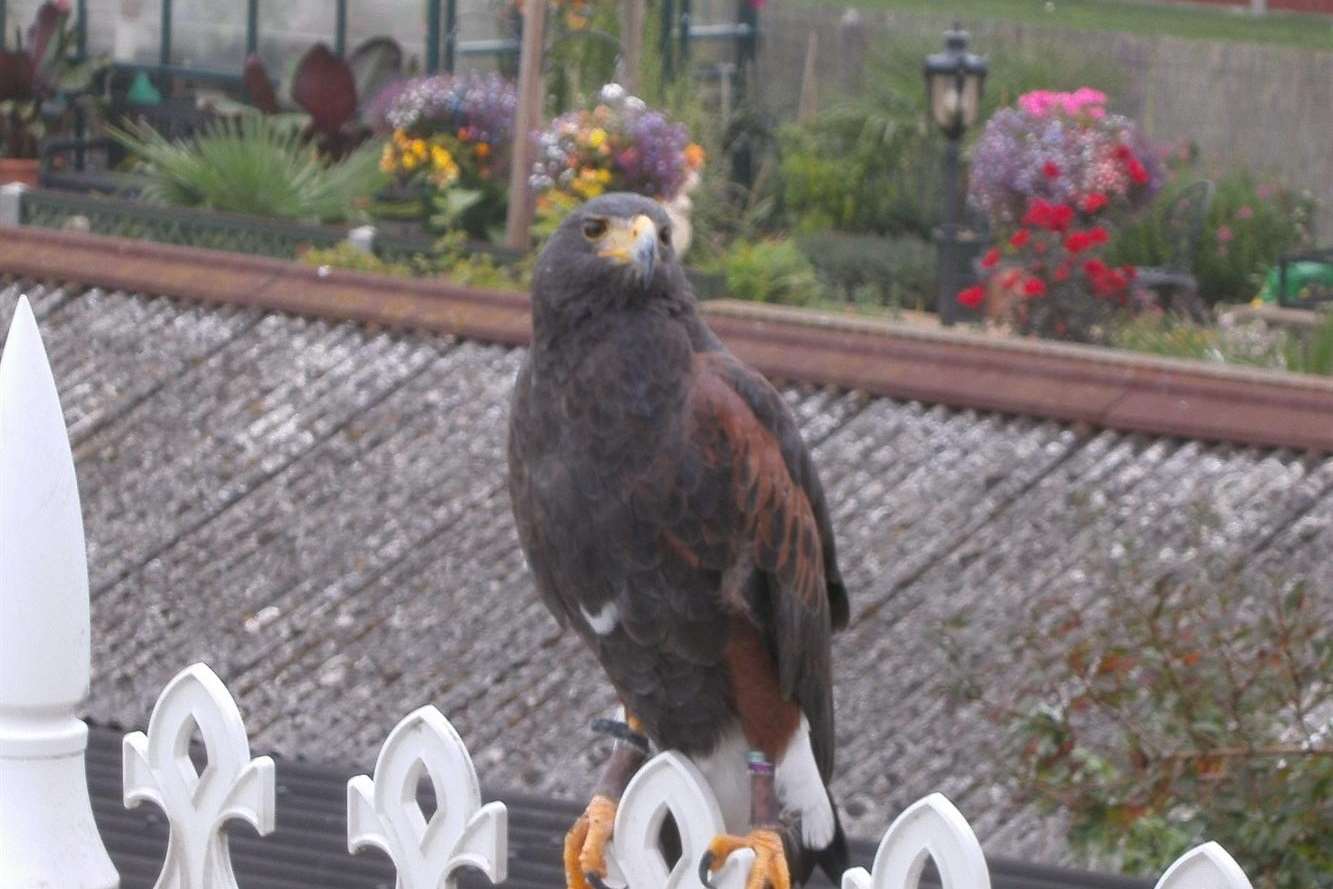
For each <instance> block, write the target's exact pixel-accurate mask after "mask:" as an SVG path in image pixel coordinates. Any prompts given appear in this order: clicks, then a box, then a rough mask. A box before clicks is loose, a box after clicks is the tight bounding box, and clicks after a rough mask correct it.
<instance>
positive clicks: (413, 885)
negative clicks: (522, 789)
mask: <svg viewBox="0 0 1333 889" xmlns="http://www.w3.org/2000/svg"><path fill="white" fill-rule="evenodd" d="M423 776H425V777H427V778H429V780H430V783H431V784H433V785H434V789H435V799H436V807H435V811H434V812H433V813H431V815H430V818H429V819H428V818H427V817H426V815H425V813H424V812H422V810H421V806H420V804H419V803H418V802H417V787H418V783H419V782H420V780H421V778H422V777H423ZM365 846H374V847H376V848H378V849H381V850H382V851H383V852H384V853H385V854H387V855H388V856H389V858H390V859H392V860H393V863H394V865H395V867H397V869H398V887H399V889H440V887H441V886H445V885H448V886H450V887H452V886H453V885H454V873H455V871H456V870H457V869H458V868H460V867H464V866H467V867H474V868H476V869H477V870H480V871H481V872H482V873H484V874H486V876H487V877H488V878H489V879H490V880H491V882H492V883H499V882H502V881H503V880H504V879H505V876H506V874H507V862H508V856H509V813H508V810H507V809H506V808H505V805H504V803H500V802H492V803H487V804H486V805H484V806H483V805H482V804H481V787H480V785H479V784H478V782H477V772H476V769H474V768H473V766H472V758H471V757H470V756H469V755H468V752H467V747H466V746H465V745H464V744H463V740H462V738H460V737H459V736H458V732H456V731H454V727H453V726H452V725H450V724H449V720H447V719H445V718H444V715H443V714H442V713H440V711H439V710H437V709H435V708H434V707H421V708H420V709H418V710H416V711H414V712H412V713H410V714H408V716H407V717H406V718H404V719H403V720H402V721H401V722H399V723H398V725H397V726H395V727H394V729H393V731H392V732H390V733H389V737H388V738H387V739H386V740H385V742H384V746H383V747H382V748H381V749H380V755H379V758H378V759H377V760H376V762H375V777H374V779H373V780H372V779H371V778H370V777H368V776H366V775H358V776H357V777H355V778H353V779H351V780H350V781H348V782H347V848H348V850H349V851H351V852H356V851H357V850H358V849H361V848H363V847H365ZM446 881H447V882H446Z"/></svg>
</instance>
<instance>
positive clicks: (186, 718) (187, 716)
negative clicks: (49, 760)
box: [124, 664, 275, 889]
mask: <svg viewBox="0 0 1333 889" xmlns="http://www.w3.org/2000/svg"><path fill="white" fill-rule="evenodd" d="M196 728H197V729H198V730H199V735H200V737H201V739H202V740H203V744H204V750H205V754H206V756H207V758H208V763H207V765H206V766H205V767H204V770H203V771H202V772H200V771H198V770H197V769H196V768H195V765H194V763H193V762H192V761H191V759H190V740H191V738H192V737H193V736H194V731H195V729H196ZM124 755H125V763H124V767H125V805H126V806H127V807H130V808H133V807H135V806H137V805H138V804H139V803H141V802H144V801H148V802H152V803H154V804H155V805H157V807H158V808H160V809H161V810H162V811H163V812H164V813H165V814H166V816H167V820H168V822H169V823H170V825H171V837H170V839H169V840H168V841H167V855H166V860H165V861H164V862H163V865H162V873H161V875H160V876H159V877H158V880H157V889H236V877H235V875H234V874H233V872H232V867H231V853H230V852H229V850H228V847H227V834H226V831H225V829H224V828H225V826H226V822H227V821H228V820H230V819H232V818H241V819H244V820H245V821H248V822H249V823H250V825H251V826H252V827H254V829H255V830H256V831H258V832H259V834H260V835H261V836H263V835H265V834H269V833H272V832H273V820H274V797H275V793H274V774H273V760H272V759H270V758H269V757H267V756H259V757H256V758H254V759H251V758H250V741H249V739H248V738H247V737H246V734H245V723H244V722H243V721H242V720H241V714H240V711H239V710H237V709H236V702H235V701H234V700H233V699H232V697H231V694H230V693H229V692H228V691H227V687H226V686H225V685H223V684H222V680H221V679H219V678H218V677H217V675H216V674H215V673H214V672H213V671H212V670H210V669H209V668H208V667H207V665H205V664H194V665H192V666H190V667H186V668H185V669H184V670H182V671H181V672H179V673H177V674H176V676H175V677H174V678H173V679H172V680H171V681H170V682H168V683H167V686H166V688H164V689H163V690H162V694H161V695H159V696H158V699H157V703H156V704H155V705H154V706H153V714H152V716H150V717H149V718H148V734H147V735H145V734H144V733H143V732H132V733H130V734H128V735H126V736H125V742H124Z"/></svg>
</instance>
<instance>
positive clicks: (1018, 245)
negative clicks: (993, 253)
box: [1009, 228, 1032, 250]
mask: <svg viewBox="0 0 1333 889" xmlns="http://www.w3.org/2000/svg"><path fill="white" fill-rule="evenodd" d="M1031 238H1032V232H1030V231H1028V230H1027V229H1025V228H1020V229H1019V230H1018V231H1016V232H1014V236H1013V237H1012V238H1010V239H1009V246H1010V247H1013V248H1014V249H1015V250H1019V249H1022V248H1023V247H1024V246H1025V245H1026V244H1027V242H1028V241H1029V240H1030V239H1031Z"/></svg>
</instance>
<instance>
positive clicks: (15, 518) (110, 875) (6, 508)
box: [0, 298, 120, 889]
mask: <svg viewBox="0 0 1333 889" xmlns="http://www.w3.org/2000/svg"><path fill="white" fill-rule="evenodd" d="M90 636H91V626H90V622H89V601H88V563H87V553H86V552H85V549H84V537H83V516H82V513H81V512H80V509H79V490H78V482H77V480H76V478H75V475H74V458H73V456H72V455H71V453H70V446H69V436H68V433H67V431H66V429H65V420H64V415H63V414H62V413H61V410H60V398H59V396H58V394H57V392H56V384H55V379H54V377H53V376H52V374H51V366H50V363H49V362H48V360H47V357H46V349H45V348H44V347H43V346H42V339H41V335H40V334H39V333H38V331H37V322H36V319H34V318H33V315H32V309H31V307H30V306H29V305H28V300H27V299H26V298H21V299H20V300H19V302H18V308H17V310H16V311H15V313H14V320H13V323H12V324H11V325H10V328H9V336H8V339H7V340H6V342H5V349H4V357H3V359H0V883H3V885H4V886H5V887H7V889H9V887H14V889H36V887H39V886H40V887H51V886H59V887H61V889H113V887H116V886H118V885H119V884H120V878H119V876H118V875H117V873H116V869H115V867H114V866H113V865H112V863H111V859H110V858H109V857H108V856H107V853H106V848H105V847H104V846H103V845H102V839H101V837H100V836H99V835H98V832H97V825H96V823H95V822H94V821H93V813H92V804H91V801H90V800H89V797H88V782H87V777H86V774H85V771H84V769H85V766H84V751H85V750H86V749H87V746H88V727H87V726H86V725H85V724H84V723H83V722H82V721H81V720H80V719H78V718H77V715H76V714H77V713H78V708H79V707H80V705H81V704H82V702H83V700H84V698H85V697H86V696H87V694H88V682H89V669H90V659H91V649H90V644H89V639H90Z"/></svg>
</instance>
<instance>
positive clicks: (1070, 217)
mask: <svg viewBox="0 0 1333 889" xmlns="http://www.w3.org/2000/svg"><path fill="white" fill-rule="evenodd" d="M1073 221H1074V208H1073V207H1071V206H1069V205H1068V204H1056V205H1055V206H1054V207H1052V208H1051V223H1050V228H1051V230H1052V231H1057V232H1062V231H1064V230H1065V229H1067V228H1069V223H1071V222H1073Z"/></svg>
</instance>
